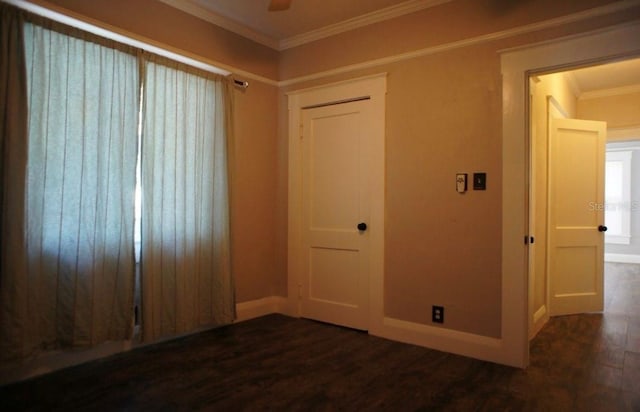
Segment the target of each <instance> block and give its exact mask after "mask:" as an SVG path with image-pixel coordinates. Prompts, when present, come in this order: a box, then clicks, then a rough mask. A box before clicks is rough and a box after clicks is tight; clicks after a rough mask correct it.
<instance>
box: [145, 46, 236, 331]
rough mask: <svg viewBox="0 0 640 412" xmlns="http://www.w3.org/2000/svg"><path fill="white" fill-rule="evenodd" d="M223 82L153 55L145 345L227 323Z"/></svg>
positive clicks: (230, 311) (230, 303)
mask: <svg viewBox="0 0 640 412" xmlns="http://www.w3.org/2000/svg"><path fill="white" fill-rule="evenodd" d="M226 87H227V84H226V81H225V79H223V78H221V77H220V76H217V75H213V74H211V73H205V72H201V71H199V70H195V69H192V68H190V67H187V66H185V65H182V64H178V63H175V62H171V61H169V60H166V59H163V58H160V57H156V56H150V57H148V58H146V61H145V77H144V99H143V100H144V108H143V133H142V156H141V157H142V277H143V279H142V280H143V282H142V287H143V307H144V317H143V334H144V336H145V339H146V340H153V339H155V338H157V337H162V336H170V335H175V334H182V333H186V332H188V331H192V330H194V329H198V328H202V327H205V326H211V325H219V324H225V323H229V322H231V321H232V320H233V318H234V315H235V303H234V299H233V283H232V280H231V273H230V257H229V212H228V187H227V133H226V119H225V113H226V110H227V108H226V104H227V101H228V99H227V97H228V95H227V91H226Z"/></svg>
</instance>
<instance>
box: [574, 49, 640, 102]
mask: <svg viewBox="0 0 640 412" xmlns="http://www.w3.org/2000/svg"><path fill="white" fill-rule="evenodd" d="M569 73H570V77H572V78H573V81H575V86H577V88H578V90H577V92H578V94H584V93H593V92H596V91H600V90H610V89H617V88H621V87H632V86H640V58H639V59H631V60H625V61H621V62H616V63H609V64H603V65H598V66H592V67H587V68H584V69H577V70H572V71H570V72H569Z"/></svg>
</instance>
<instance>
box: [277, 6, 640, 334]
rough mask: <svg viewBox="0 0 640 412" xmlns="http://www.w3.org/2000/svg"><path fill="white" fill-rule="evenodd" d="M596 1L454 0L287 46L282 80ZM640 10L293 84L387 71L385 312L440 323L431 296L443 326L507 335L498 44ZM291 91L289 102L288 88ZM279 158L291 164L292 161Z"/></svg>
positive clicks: (526, 40) (299, 85)
mask: <svg viewBox="0 0 640 412" xmlns="http://www.w3.org/2000/svg"><path fill="white" fill-rule="evenodd" d="M595 3H599V4H605V3H607V2H606V1H600V2H598V1H590V2H553V1H541V2H502V1H466V0H456V1H453V2H451V3H446V4H444V5H441V6H437V7H435V8H432V9H428V10H425V11H423V12H419V13H416V14H414V15H410V16H403V17H399V18H397V19H394V20H391V21H387V22H383V23H378V24H376V25H373V26H370V27H366V28H362V29H358V30H354V31H352V32H349V33H343V34H341V35H337V36H334V37H331V38H328V39H325V40H321V41H318V42H315V43H312V44H308V45H304V46H300V47H297V48H295V49H291V50H286V51H284V52H283V53H282V59H281V62H280V73H281V80H288V79H294V81H295V79H296V78H300V77H301V76H307V75H311V74H314V73H319V72H323V71H326V70H334V69H340V68H341V67H344V66H346V65H359V64H362V63H366V62H368V61H371V60H372V59H379V58H384V57H389V56H397V55H398V54H400V53H404V52H408V51H411V50H414V49H418V48H424V47H430V46H437V45H442V44H446V43H448V42H451V41H458V40H463V39H465V38H468V37H469V36H477V35H482V34H488V33H493V32H495V31H497V30H505V29H508V28H512V27H516V26H517V25H521V24H525V23H531V22H539V21H541V20H545V19H548V18H551V17H557V16H560V15H563V14H566V13H568V12H569V11H570V10H571V11H577V10H579V9H583V8H588V7H591V6H593V5H594V4H595ZM545 5H546V6H549V7H546V6H545ZM550 6H553V7H550ZM634 13H635V14H634ZM630 15H631V17H629V16H630ZM634 15H635V16H636V18H637V16H639V15H640V13H639V9H638V8H636V9H635V10H634V11H633V12H632V13H630V12H629V11H628V10H627V11H625V12H624V13H617V14H616V15H613V16H601V17H598V18H594V19H590V20H588V21H581V22H578V23H575V24H564V25H561V26H558V27H554V28H550V29H548V30H542V31H536V32H531V33H527V34H521V35H514V36H512V37H507V38H504V39H500V40H495V41H488V42H484V43H480V44H473V45H469V46H467V47H460V48H457V49H453V50H446V51H441V52H436V53H433V54H430V55H427V56H423V57H418V58H412V59H408V60H401V61H398V62H395V63H384V64H380V65H379V66H376V67H371V68H366V69H365V68H363V69H357V70H352V71H349V72H346V73H344V74H339V75H331V76H327V77H324V78H321V79H317V80H313V81H306V82H299V83H296V84H295V85H293V86H290V87H288V88H286V89H285V90H284V91H286V90H293V89H302V88H306V87H310V86H315V85H320V84H327V83H331V82H335V81H339V80H344V79H348V78H356V77H358V76H363V75H366V74H372V73H379V72H387V73H388V94H387V115H386V172H385V174H386V214H385V216H386V225H385V228H386V238H385V274H384V277H385V281H384V283H385V289H384V294H385V301H384V305H385V309H384V311H385V315H386V316H390V317H393V318H398V319H401V320H406V321H411V322H417V323H423V324H429V325H431V319H430V313H431V306H432V305H444V306H445V309H446V321H445V324H444V325H443V327H446V328H450V329H454V330H459V331H465V332H471V333H476V334H480V335H485V336H493V337H498V336H500V333H501V320H500V319H501V318H500V316H501V310H502V308H501V296H502V291H501V281H502V276H503V274H502V273H501V222H502V220H501V219H502V211H501V200H502V190H501V179H502V175H501V170H502V167H501V159H502V125H501V118H502V107H501V103H502V90H501V75H500V55H499V53H498V51H499V50H502V49H505V48H508V47H514V46H519V45H524V44H530V43H533V42H537V41H543V40H548V39H550V38H554V37H558V36H563V35H569V34H574V33H579V32H581V31H585V30H590V29H595V28H599V27H603V26H605V25H607V24H611V23H612V22H616V21H617V22H619V21H625V20H626V19H629V18H633V16H634ZM523 81H524V79H523ZM281 99H282V101H286V100H285V99H284V97H282V95H281ZM285 108H286V105H284V104H283V105H282V106H281V114H280V122H281V123H280V139H281V141H283V142H286V139H287V136H286V123H283V122H285V121H286V114H283V113H282V111H284V110H285ZM283 144H284V143H281V145H283ZM280 168H281V170H286V163H284V164H283V163H281V164H280ZM474 171H484V172H487V176H488V177H487V180H488V182H487V191H485V192H478V191H470V192H468V193H467V194H465V195H459V194H457V193H456V192H455V173H456V172H467V173H473V172H474ZM281 175H283V176H286V173H282V172H281ZM280 184H281V185H284V184H286V181H281V182H280ZM278 201H279V207H286V198H279V200H278ZM523 235H524V234H523ZM504 275H505V276H507V275H508V274H504Z"/></svg>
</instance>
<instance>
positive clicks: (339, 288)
mask: <svg viewBox="0 0 640 412" xmlns="http://www.w3.org/2000/svg"><path fill="white" fill-rule="evenodd" d="M370 108H371V104H370V101H369V99H366V100H358V101H353V102H348V103H341V104H332V105H328V106H321V107H315V108H310V109H303V110H302V118H303V121H302V124H303V127H302V130H303V132H302V136H303V137H302V249H303V256H302V261H303V273H302V278H301V279H300V283H301V285H302V288H301V289H302V290H301V297H300V299H301V300H300V304H301V307H300V315H301V316H302V317H307V318H311V319H315V320H320V321H323V322H329V323H333V324H337V325H342V326H348V327H352V328H356V329H362V330H366V329H367V327H368V317H369V316H368V315H369V314H368V300H369V296H368V290H369V274H368V271H369V261H368V257H369V232H368V231H367V230H359V229H358V227H357V226H358V225H359V224H360V223H363V224H365V225H367V224H368V225H369V227H368V228H367V229H369V230H371V227H370V222H369V181H368V176H369V169H370V165H369V157H370V156H369V153H368V152H369V145H368V142H367V139H368V136H369V135H370V134H371V133H370V131H369V130H368V127H369V123H368V121H369V119H370V117H371V113H370Z"/></svg>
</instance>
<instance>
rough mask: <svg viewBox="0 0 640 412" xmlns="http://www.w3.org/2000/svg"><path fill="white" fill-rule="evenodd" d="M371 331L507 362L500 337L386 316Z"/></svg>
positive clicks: (415, 343) (388, 336) (387, 337)
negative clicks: (380, 323)
mask: <svg viewBox="0 0 640 412" xmlns="http://www.w3.org/2000/svg"><path fill="white" fill-rule="evenodd" d="M369 333H371V334H372V335H376V336H380V337H382V338H386V339H390V340H394V341H398V342H404V343H410V344H413V345H418V346H423V347H427V348H430V349H436V350H440V351H443V352H449V353H455V354H457V355H462V356H468V357H471V358H476V359H481V360H486V361H490V362H496V363H502V364H505V360H504V356H503V344H502V340H501V339H497V338H491V337H487V336H482V335H476V334H473V333H467V332H460V331H454V330H451V329H444V328H438V327H434V326H429V325H423V324H420V323H414V322H408V321H404V320H400V319H394V318H389V317H385V318H384V320H383V322H382V325H380V326H379V327H376V328H375V330H370V331H369Z"/></svg>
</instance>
